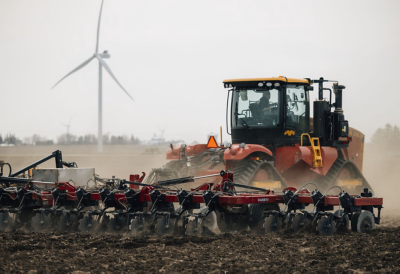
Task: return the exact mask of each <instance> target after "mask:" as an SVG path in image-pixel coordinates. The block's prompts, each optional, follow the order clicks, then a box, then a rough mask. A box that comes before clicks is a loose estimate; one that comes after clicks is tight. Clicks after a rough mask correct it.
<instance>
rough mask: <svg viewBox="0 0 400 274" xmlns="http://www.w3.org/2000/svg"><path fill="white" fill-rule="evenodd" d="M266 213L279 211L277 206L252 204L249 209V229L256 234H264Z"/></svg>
mask: <svg viewBox="0 0 400 274" xmlns="http://www.w3.org/2000/svg"><path fill="white" fill-rule="evenodd" d="M265 211H279V206H278V205H277V204H251V205H250V207H249V227H250V229H251V230H252V231H254V232H255V233H263V232H264V228H263V224H264V222H263V221H264V219H265V215H264V212H265Z"/></svg>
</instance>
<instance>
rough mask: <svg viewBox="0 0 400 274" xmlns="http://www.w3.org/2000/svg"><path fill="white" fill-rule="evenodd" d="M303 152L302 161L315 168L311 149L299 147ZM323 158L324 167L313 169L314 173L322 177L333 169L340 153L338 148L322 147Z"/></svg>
mask: <svg viewBox="0 0 400 274" xmlns="http://www.w3.org/2000/svg"><path fill="white" fill-rule="evenodd" d="M299 149H300V152H301V156H300V157H301V160H303V161H304V162H306V163H307V164H308V165H309V166H311V167H312V166H313V162H312V160H313V152H312V149H311V147H305V146H304V147H302V146H300V147H299ZM321 156H322V161H323V167H319V168H313V167H312V168H311V170H312V171H314V172H315V173H318V174H320V175H326V174H327V173H328V171H329V169H330V168H331V167H332V165H333V163H334V162H335V161H336V159H337V157H338V153H337V150H336V148H333V147H321Z"/></svg>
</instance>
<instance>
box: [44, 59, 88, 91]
mask: <svg viewBox="0 0 400 274" xmlns="http://www.w3.org/2000/svg"><path fill="white" fill-rule="evenodd" d="M93 58H94V56H92V57H90V58H89V59H88V60H86V61H85V62H83V63H82V64H80V65H79V66H78V67H77V68H75V69H74V70H73V71H71V72H70V73H68V74H67V75H65V76H64V77H63V78H61V80H60V81H58V82H57V83H56V84H55V85H54V86H53V87H52V88H51V89H53V88H54V87H55V86H57V85H58V84H59V83H60V82H61V81H62V80H64V79H65V78H67V77H68V76H70V75H71V74H72V73H74V72H75V71H77V70H80V69H81V68H83V67H84V66H86V65H87V64H89V63H90V61H92V59H93Z"/></svg>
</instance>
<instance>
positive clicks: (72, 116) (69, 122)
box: [68, 114, 75, 125]
mask: <svg viewBox="0 0 400 274" xmlns="http://www.w3.org/2000/svg"><path fill="white" fill-rule="evenodd" d="M74 116H75V114H74V115H72V116H71V119H69V121H68V125H69V124H70V123H71V120H72V118H74Z"/></svg>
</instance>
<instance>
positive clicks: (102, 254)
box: [0, 226, 400, 273]
mask: <svg viewBox="0 0 400 274" xmlns="http://www.w3.org/2000/svg"><path fill="white" fill-rule="evenodd" d="M0 239H1V240H0V255H1V256H0V262H1V263H0V272H7V273H8V272H14V273H27V272H28V273H70V272H72V273H86V272H90V273H102V272H135V273H149V272H151V273H154V272H164V273H177V272H184V273H205V272H208V273H244V272H250V273H255V272H270V273H306V272H322V273H326V272H335V273H364V272H386V273H388V272H390V273H396V272H397V273H398V272H399V271H400V227H398V226H397V227H395V226H390V227H386V226H383V227H380V228H378V229H377V230H375V231H373V232H372V233H370V234H360V233H354V232H346V233H341V234H335V235H333V236H330V237H321V236H317V235H314V234H313V233H309V232H303V233H302V234H294V233H281V234H276V235H251V234H222V235H219V236H210V237H188V236H175V237H171V236H169V237H160V236H148V237H143V238H133V237H128V236H121V235H119V236H118V235H111V234H104V235H88V234H80V233H73V234H65V235H61V234H53V233H49V234H43V233H21V232H15V233H2V234H0Z"/></svg>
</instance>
